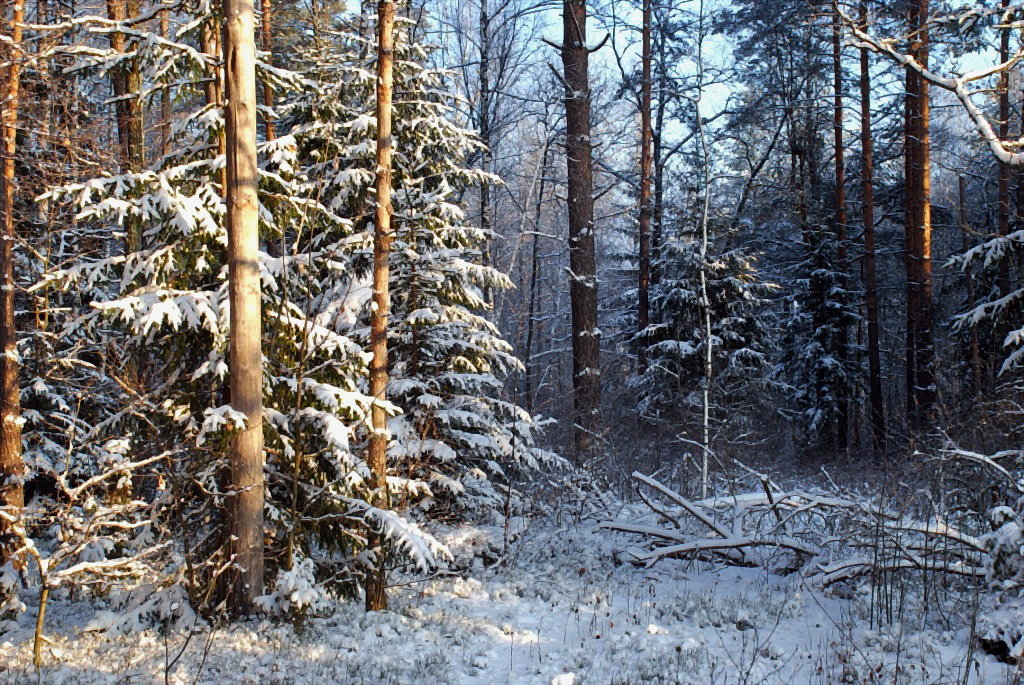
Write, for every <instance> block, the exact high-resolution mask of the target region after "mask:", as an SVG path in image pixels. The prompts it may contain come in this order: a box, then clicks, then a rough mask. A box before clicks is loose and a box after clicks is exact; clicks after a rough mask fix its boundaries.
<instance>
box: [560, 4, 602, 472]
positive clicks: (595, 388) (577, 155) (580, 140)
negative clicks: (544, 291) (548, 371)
mask: <svg viewBox="0 0 1024 685" xmlns="http://www.w3.org/2000/svg"><path fill="white" fill-rule="evenodd" d="M562 29H563V31H562V66H563V69H564V80H565V89H566V91H565V123H566V141H565V148H566V166H567V172H568V179H569V189H568V200H569V300H570V305H571V307H572V361H573V364H572V366H573V377H572V380H573V408H574V410H575V417H574V418H575V426H574V447H575V455H576V459H577V461H578V462H580V463H582V462H583V461H584V460H585V459H586V458H587V457H588V456H591V455H592V453H593V451H594V449H595V447H596V443H597V435H598V430H599V426H600V414H601V364H600V362H601V330H600V329H599V328H598V325H597V257H596V254H595V244H594V197H593V194H594V167H593V160H592V158H591V149H592V145H591V141H590V77H589V74H588V63H589V58H590V53H589V50H588V48H587V44H586V35H587V6H586V0H564V4H563V11H562Z"/></svg>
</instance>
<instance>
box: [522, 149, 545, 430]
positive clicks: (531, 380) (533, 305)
mask: <svg viewBox="0 0 1024 685" xmlns="http://www.w3.org/2000/svg"><path fill="white" fill-rule="evenodd" d="M549 150H550V145H549V141H547V140H545V141H544V151H543V152H542V153H541V162H540V183H539V184H538V186H539V187H538V188H537V204H536V205H534V218H533V241H532V245H531V254H530V303H529V310H528V312H527V318H526V345H525V347H526V350H525V353H526V407H527V409H529V410H530V411H531V412H532V411H533V410H534V405H535V398H534V392H535V391H536V389H537V381H536V373H537V369H536V364H535V363H534V361H533V338H534V335H535V333H534V331H535V330H536V327H537V323H536V320H535V319H536V317H537V296H538V293H539V290H540V288H539V282H540V227H541V219H542V217H543V212H544V186H545V184H546V181H547V175H548V152H549Z"/></svg>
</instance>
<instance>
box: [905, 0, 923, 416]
mask: <svg viewBox="0 0 1024 685" xmlns="http://www.w3.org/2000/svg"><path fill="white" fill-rule="evenodd" d="M908 19H909V21H908V23H909V26H910V30H911V31H915V30H916V29H917V24H918V21H917V0H912V2H911V5H910V8H909V10H908ZM906 84H907V86H906V93H907V94H906V97H905V99H904V135H903V166H904V183H903V186H904V192H903V202H904V206H903V226H904V239H903V242H904V248H903V249H904V261H905V265H906V274H907V326H906V331H907V332H906V357H907V359H906V395H907V411H906V415H907V423H908V425H913V424H914V422H915V417H916V415H917V367H918V359H917V348H918V346H917V340H916V336H917V329H918V324H917V316H918V304H917V303H918V300H919V292H920V280H921V277H920V274H919V272H918V266H919V265H918V261H917V255H918V252H919V249H918V247H917V236H918V231H917V227H918V225H919V224H920V218H919V217H920V213H919V210H920V207H921V200H920V198H919V190H920V184H919V183H918V181H917V176H918V173H919V171H920V170H919V168H918V164H917V159H916V156H917V150H918V145H917V141H916V136H917V135H918V131H919V126H918V119H919V118H920V113H919V105H920V99H921V95H920V92H921V77H920V76H919V75H918V73H917V72H916V71H914V70H913V69H910V68H908V69H907V70H906Z"/></svg>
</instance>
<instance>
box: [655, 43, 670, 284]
mask: <svg viewBox="0 0 1024 685" xmlns="http://www.w3.org/2000/svg"><path fill="white" fill-rule="evenodd" d="M653 28H654V27H653V26H652V27H651V29H652V31H653ZM652 39H653V36H652ZM657 53H658V65H659V67H660V68H659V70H658V106H657V107H656V108H655V110H654V124H653V126H652V130H651V147H652V150H651V157H652V160H651V161H652V167H653V168H652V176H653V179H654V198H653V204H654V207H653V208H652V210H651V254H652V258H651V284H652V285H657V284H658V279H659V278H661V273H660V270H659V266H658V260H659V259H660V255H661V244H662V218H663V216H664V211H663V210H664V199H665V183H664V178H663V176H664V174H663V173H662V172H663V167H664V160H663V156H664V153H663V149H662V136H661V133H662V131H663V130H664V128H665V105H666V102H667V100H666V98H665V97H664V92H665V90H666V89H667V86H668V83H667V81H668V76H667V74H666V73H665V64H664V63H665V35H664V30H659V31H658V43H657ZM651 61H652V62H653V55H652V60H651ZM652 69H653V64H652ZM652 85H653V84H652ZM652 95H653V94H652Z"/></svg>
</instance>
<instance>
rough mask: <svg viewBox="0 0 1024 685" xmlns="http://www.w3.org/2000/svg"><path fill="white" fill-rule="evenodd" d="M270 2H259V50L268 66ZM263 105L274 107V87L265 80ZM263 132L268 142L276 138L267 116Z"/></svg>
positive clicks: (271, 50)
mask: <svg viewBox="0 0 1024 685" xmlns="http://www.w3.org/2000/svg"><path fill="white" fill-rule="evenodd" d="M270 2H271V0H260V49H261V50H263V52H265V53H267V56H266V60H267V63H268V64H271V65H272V64H273V63H274V39H273V33H272V29H273V12H272V11H271V5H270ZM263 105H264V106H265V107H267V109H272V108H273V107H274V87H273V86H272V85H270V82H269V81H267V80H264V81H263ZM264 132H265V134H266V138H267V140H268V141H270V140H274V139H275V138H277V127H276V126H275V124H274V120H273V119H272V118H270V117H269V116H268V117H267V119H266V122H265V123H264Z"/></svg>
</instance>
